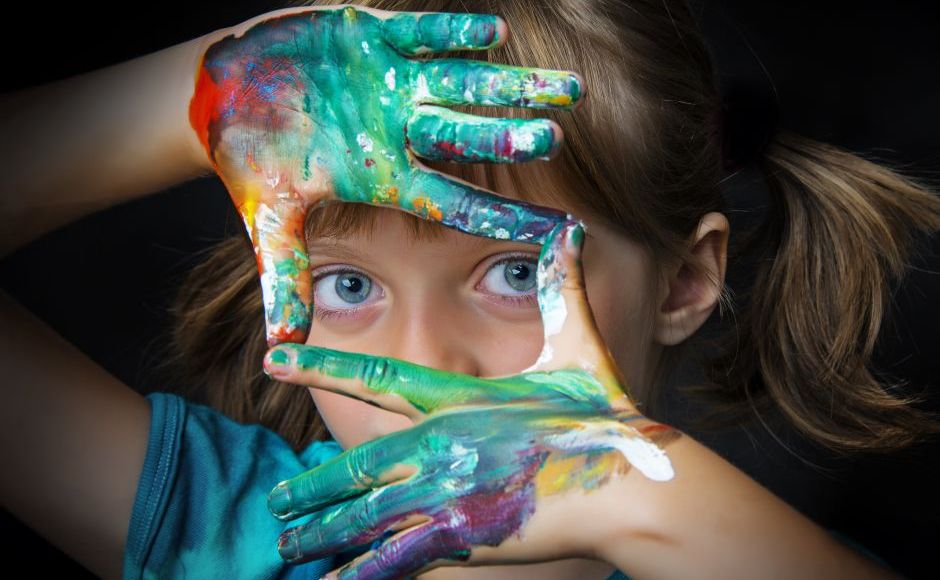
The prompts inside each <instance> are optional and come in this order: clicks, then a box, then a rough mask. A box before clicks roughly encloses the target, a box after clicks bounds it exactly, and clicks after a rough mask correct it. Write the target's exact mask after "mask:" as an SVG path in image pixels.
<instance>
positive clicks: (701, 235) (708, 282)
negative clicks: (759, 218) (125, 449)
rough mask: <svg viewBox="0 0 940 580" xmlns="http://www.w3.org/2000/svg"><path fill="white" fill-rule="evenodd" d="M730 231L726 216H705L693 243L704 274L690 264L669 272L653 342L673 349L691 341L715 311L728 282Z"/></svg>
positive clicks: (658, 312) (655, 325) (710, 213)
mask: <svg viewBox="0 0 940 580" xmlns="http://www.w3.org/2000/svg"><path fill="white" fill-rule="evenodd" d="M729 231H730V226H729V224H728V219H727V218H726V217H725V216H724V214H721V213H718V212H709V213H707V214H705V216H703V217H702V219H701V221H700V222H699V226H698V230H697V231H696V233H695V236H694V239H693V241H692V244H693V247H692V251H693V253H694V254H695V255H696V256H697V257H698V259H699V261H700V263H701V265H702V267H703V268H704V271H703V272H701V273H696V272H695V271H693V270H692V268H691V267H689V265H688V264H686V263H682V264H680V265H679V266H678V267H675V266H674V267H673V268H671V269H670V270H669V271H668V274H667V276H666V282H667V283H666V284H665V285H664V289H663V293H664V294H666V295H665V296H661V297H660V298H659V304H660V305H661V306H660V307H659V308H658V309H657V311H656V315H655V321H654V330H653V333H654V334H653V339H654V340H655V341H656V342H658V343H659V344H662V345H664V346H671V345H675V344H678V343H680V342H682V341H683V340H685V339H687V338H688V337H689V336H691V335H692V334H694V333H695V331H696V330H698V329H699V327H701V326H702V325H703V324H704V323H705V321H706V320H708V317H709V316H710V315H711V313H712V311H713V310H714V309H715V306H716V305H717V304H718V296H719V294H720V290H721V287H722V286H723V285H724V280H725V266H726V262H727V253H728V235H729ZM716 282H717V283H716Z"/></svg>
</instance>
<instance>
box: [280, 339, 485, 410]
mask: <svg viewBox="0 0 940 580" xmlns="http://www.w3.org/2000/svg"><path fill="white" fill-rule="evenodd" d="M264 366H265V369H266V370H267V371H268V373H269V374H271V376H273V377H275V378H277V379H278V380H282V381H285V382H289V383H295V384H302V385H308V386H311V387H316V388H321V389H325V390H328V391H333V392H337V393H341V394H344V395H348V396H351V397H355V398H357V399H360V400H363V401H366V402H369V403H372V404H374V405H377V406H379V407H381V408H383V409H387V410H389V411H393V412H396V413H401V414H403V415H405V416H407V417H409V418H411V419H412V420H413V421H415V422H420V421H422V420H423V419H424V416H425V415H426V414H428V413H433V412H434V411H436V410H438V409H441V408H444V407H452V406H456V405H466V404H477V403H483V402H490V401H491V400H493V399H494V398H495V397H496V395H497V393H498V389H496V388H495V387H494V385H493V384H492V383H491V382H490V381H488V380H486V379H481V378H478V377H473V376H470V375H464V374H457V373H449V372H446V371H441V370H437V369H432V368H430V367H425V366H421V365H417V364H413V363H410V362H407V361H403V360H400V359H395V358H388V357H383V356H373V355H367V354H359V353H354V352H343V351H339V350H332V349H328V348H322V347H317V346H309V345H305V344H282V345H279V346H278V347H277V348H275V349H272V350H270V351H268V354H267V355H266V356H265V359H264Z"/></svg>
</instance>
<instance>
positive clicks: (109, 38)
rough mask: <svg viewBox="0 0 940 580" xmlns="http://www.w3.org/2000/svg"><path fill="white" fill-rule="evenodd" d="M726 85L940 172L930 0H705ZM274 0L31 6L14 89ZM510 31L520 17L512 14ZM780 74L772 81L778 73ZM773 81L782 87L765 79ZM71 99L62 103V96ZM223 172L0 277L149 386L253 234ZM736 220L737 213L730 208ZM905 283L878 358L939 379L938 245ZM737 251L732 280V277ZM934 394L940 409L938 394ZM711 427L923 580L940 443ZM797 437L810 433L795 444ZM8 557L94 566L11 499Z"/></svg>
mask: <svg viewBox="0 0 940 580" xmlns="http://www.w3.org/2000/svg"><path fill="white" fill-rule="evenodd" d="M697 5H698V8H697V12H698V14H699V15H700V17H701V18H702V20H703V23H704V24H705V26H706V31H707V32H708V35H709V42H710V44H712V45H713V48H714V50H715V54H716V55H717V61H718V62H717V64H718V67H719V69H720V71H721V72H722V82H723V83H734V82H736V81H739V80H743V81H744V82H752V83H769V82H772V86H773V87H774V90H775V91H776V94H777V95H778V98H779V103H780V113H781V119H780V124H781V126H784V127H787V128H790V129H794V130H796V131H799V132H801V133H803V134H806V135H808V136H811V137H814V138H816V139H820V140H823V141H827V142H830V143H834V144H837V145H841V146H844V147H847V148H849V149H852V150H854V151H857V152H862V153H865V154H866V155H868V156H869V157H875V158H878V159H881V160H885V161H887V162H890V163H893V164H894V165H895V166H896V167H900V168H902V169H903V170H905V171H906V172H907V173H908V174H910V175H914V176H916V177H920V178H923V179H931V180H934V183H936V182H937V175H938V174H937V168H938V167H940V120H938V112H937V109H938V106H940V79H938V75H937V70H938V66H937V61H938V59H940V36H938V31H940V18H938V10H937V9H936V8H933V7H931V6H932V3H926V2H920V3H917V2H890V3H889V2H870V1H856V2H805V1H793V0H790V1H785V2H784V1H773V2H771V1H764V2H753V1H747V0H733V1H732V0H724V1H711V2H698V3H697ZM278 7H279V5H278V4H275V3H263V2H226V3H224V4H222V3H220V4H219V5H212V4H209V3H205V4H193V3H184V2H167V1H164V2H159V3H139V2H138V3H133V4H128V5H125V6H123V7H120V8H118V9H117V10H112V11H110V12H109V11H105V10H104V9H103V6H102V5H95V4H87V3H73V4H68V5H66V4H63V5H62V6H57V5H55V4H48V3H43V4H39V3H34V4H32V5H22V6H19V7H18V14H16V15H15V16H14V15H11V14H8V15H7V16H6V17H5V21H6V22H5V24H6V26H5V27H4V28H5V34H4V35H3V38H2V41H0V42H2V43H3V54H4V55H6V57H7V58H5V59H4V69H3V72H4V74H3V75H2V78H0V83H2V87H0V88H2V90H11V89H16V88H21V87H26V86H31V85H34V84H39V83H45V82H49V81H53V80H57V79H61V78H64V77H67V76H71V75H74V74H80V73H82V72H86V71H89V70H93V69H96V68H100V67H103V66H107V65H110V64H114V63H117V62H121V61H124V60H127V59H130V58H134V57H136V56H140V55H142V54H146V53H149V52H153V51H155V50H159V49H162V48H165V47H168V46H170V45H172V44H175V43H178V42H182V41H185V40H188V39H190V38H193V37H195V36H198V35H201V34H204V33H206V32H208V31H210V30H213V29H216V28H220V27H224V26H230V25H234V24H236V23H238V22H241V21H243V20H246V19H248V18H250V17H252V16H255V15H257V14H261V13H263V12H266V11H268V10H273V9H276V8H278ZM509 26H510V29H511V27H512V23H511V22H510V23H509ZM768 79H771V80H768ZM767 86H770V85H767ZM65 104H66V106H67V103H65ZM241 227H242V226H241V223H240V220H239V219H238V216H237V214H235V212H234V209H233V208H232V207H231V204H230V203H229V201H228V196H227V193H226V191H225V190H224V188H223V187H222V185H221V182H219V181H218V180H217V179H215V178H214V177H212V178H202V179H199V180H195V181H192V182H190V183H187V184H184V185H181V186H178V187H176V188H173V189H171V190H168V191H166V192H163V193H161V194H158V195H154V196H151V197H148V198H145V199H141V200H138V201H134V202H131V203H127V204H124V205H121V206H118V207H115V208H112V209H109V210H107V211H104V212H101V213H98V214H96V215H93V216H89V217H88V218H85V219H83V220H80V221H79V222H76V223H74V224H70V225H69V226H67V227H65V228H62V229H60V230H58V231H56V232H54V233H52V234H50V235H48V236H46V237H45V238H43V239H42V240H39V241H38V242H36V243H34V244H32V245H31V246H29V247H27V248H24V249H23V250H21V251H20V252H18V253H17V254H15V255H13V256H11V257H9V258H8V259H6V260H4V261H3V262H2V263H0V282H2V284H3V287H4V288H5V289H6V290H7V291H8V292H9V293H10V294H12V295H13V296H14V297H16V298H17V299H18V300H20V301H21V302H22V303H23V304H25V305H26V306H28V307H29V308H30V309H32V310H33V311H34V312H36V313H37V314H38V315H39V316H41V317H42V318H43V319H44V320H46V321H47V322H48V323H49V324H51V325H52V326H53V327H54V328H55V329H57V330H58V331H59V332H60V333H61V334H62V335H63V336H65V337H66V338H67V339H69V340H70V341H72V342H73V343H75V344H76V345H78V346H79V347H80V348H81V349H82V350H83V351H84V352H86V353H87V354H88V355H89V356H91V357H92V358H94V359H95V360H97V361H98V362H99V363H100V364H102V365H103V366H104V367H106V368H107V369H109V370H110V371H111V372H112V373H114V374H115V375H116V376H118V377H119V378H121V379H122V380H124V381H125V382H127V383H128V384H130V385H133V386H134V387H135V388H136V389H138V390H139V391H141V392H149V391H151V390H155V389H160V388H161V380H162V376H161V375H160V373H157V372H154V371H153V368H154V366H155V365H156V364H157V363H159V360H160V356H161V353H162V349H163V347H164V346H165V343H166V338H165V331H166V329H167V322H168V317H167V314H166V312H165V308H166V305H167V303H168V300H169V298H170V296H171V294H172V292H173V290H174V288H175V287H176V284H178V282H179V280H180V277H181V276H182V275H184V274H185V272H186V271H187V269H188V268H189V267H191V266H192V264H193V263H194V262H195V261H196V260H197V256H196V255H195V252H197V251H198V250H201V249H203V248H205V247H207V246H208V245H210V244H211V243H213V242H214V241H216V240H219V239H221V238H222V237H225V236H228V235H235V234H237V233H239V232H240V228H241ZM732 231H735V222H734V219H732ZM923 249H924V251H925V252H926V253H925V254H924V256H923V258H921V259H918V260H917V261H915V263H914V264H913V266H914V268H913V269H912V271H911V272H910V274H909V275H908V278H907V279H906V281H905V283H904V284H903V285H902V286H901V287H900V288H898V289H897V293H896V296H897V301H896V304H895V307H894V310H893V311H892V313H891V315H890V316H889V319H888V321H887V323H886V325H885V327H884V330H883V333H882V337H881V339H880V341H879V345H878V349H877V357H876V360H875V365H874V366H875V367H876V368H877V369H879V370H880V371H881V372H884V373H887V374H890V375H891V376H894V377H899V378H904V379H907V380H909V381H910V382H911V385H912V386H913V388H915V389H927V390H932V391H936V382H937V376H938V372H937V371H938V368H940V365H938V362H937V359H938V358H940V357H938V356H937V355H940V348H938V339H937V330H938V329H940V308H938V306H937V304H936V299H937V298H940V276H938V274H937V273H936V272H937V271H938V270H940V241H938V239H937V237H936V236H934V237H932V238H930V239H925V240H924V243H923ZM733 268H734V266H733V265H732V264H729V277H733V276H734V275H735V274H734V272H733V271H732V269H733ZM927 405H928V406H931V407H932V408H937V397H936V394H933V396H932V399H931V400H929V401H928V402H927ZM746 432H747V434H748V436H747V437H741V436H740V434H739V435H738V436H732V437H712V436H707V435H702V439H704V440H706V442H708V443H709V444H711V445H713V446H714V447H715V448H716V449H718V450H719V451H720V452H721V453H722V454H723V455H724V456H725V457H727V458H728V459H729V460H731V461H732V462H733V463H735V464H737V465H739V466H740V467H741V468H743V469H744V470H745V471H747V472H748V473H750V474H751V475H752V476H754V477H755V478H756V479H757V480H758V481H760V482H761V483H763V484H764V485H767V486H768V487H769V488H770V489H772V490H773V491H774V492H775V493H777V494H778V495H780V496H781V497H783V498H784V499H785V500H787V501H788V502H790V503H791V504H792V505H795V506H796V507H798V508H799V509H801V510H802V511H804V512H805V513H807V514H808V515H810V516H811V517H813V518H815V519H816V520H817V521H818V522H820V523H821V524H823V525H825V526H827V527H828V528H830V529H833V530H838V531H840V532H842V533H844V534H847V535H849V536H851V537H852V538H854V539H855V540H856V541H858V542H860V543H862V544H864V545H865V546H867V547H868V548H870V549H872V550H874V551H875V552H876V553H877V554H879V555H880V556H881V557H882V558H884V559H886V560H887V561H888V562H889V563H890V564H891V565H893V566H894V567H895V568H896V569H898V570H900V571H902V572H904V573H906V574H908V575H910V576H916V577H928V576H932V575H933V574H931V571H934V572H935V570H936V564H935V562H936V560H935V554H934V553H933V550H934V549H935V547H936V545H937V540H938V539H940V537H938V536H940V534H938V532H937V530H938V524H940V516H938V504H940V502H938V501H937V500H936V499H935V495H934V494H935V490H937V489H940V475H938V469H937V460H936V457H937V453H936V452H937V450H938V449H937V445H932V446H925V447H921V448H918V449H915V450H912V451H911V452H908V453H904V454H900V455H897V456H894V457H892V458H882V459H876V458H856V459H845V458H836V457H831V456H829V455H826V454H823V453H820V452H818V451H817V450H812V449H810V450H808V451H807V454H806V457H810V458H811V459H812V461H813V462H815V463H816V464H817V465H818V467H813V466H811V465H808V464H807V463H806V462H804V461H801V460H799V459H797V458H796V457H795V456H793V455H792V454H789V453H787V452H786V451H785V450H783V449H782V447H781V446H780V445H779V444H777V443H776V442H775V441H774V440H772V439H770V438H768V437H767V436H766V434H763V433H762V432H761V431H760V430H759V429H757V428H754V429H747V431H746ZM794 446H796V447H798V448H799V447H800V445H799V444H798V443H797V444H794ZM0 525H2V528H0V529H2V531H3V533H4V537H5V540H6V541H5V542H4V544H5V550H4V552H5V560H6V562H5V563H6V565H7V566H8V567H13V569H18V568H19V567H20V566H22V569H23V570H30V572H31V573H32V574H41V573H43V572H66V573H68V574H69V575H70V576H79V577H80V576H82V575H84V574H87V572H85V571H84V569H83V568H81V567H80V566H78V565H75V564H73V563H71V561H70V560H69V559H68V558H67V557H66V556H64V555H62V554H61V553H60V552H58V551H57V550H55V549H54V548H51V549H50V548H49V546H48V545H47V544H46V543H45V542H44V541H43V540H42V539H41V538H39V537H38V536H36V535H35V534H34V533H33V532H31V531H30V530H29V529H28V528H26V527H25V526H23V525H22V524H20V523H19V522H18V521H17V520H15V519H13V518H12V517H10V516H9V515H7V514H6V513H5V514H4V516H3V517H2V518H0Z"/></svg>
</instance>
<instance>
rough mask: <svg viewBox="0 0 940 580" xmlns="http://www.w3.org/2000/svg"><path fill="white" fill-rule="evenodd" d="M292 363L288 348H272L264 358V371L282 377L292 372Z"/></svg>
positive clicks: (275, 376)
mask: <svg viewBox="0 0 940 580" xmlns="http://www.w3.org/2000/svg"><path fill="white" fill-rule="evenodd" d="M290 364H291V361H290V354H288V353H287V351H286V350H283V349H277V350H272V351H270V352H269V353H268V355H267V356H266V357H265V358H264V371H265V372H266V373H267V374H268V375H270V376H272V377H274V378H281V377H284V376H287V374H289V373H290Z"/></svg>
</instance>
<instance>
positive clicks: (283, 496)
mask: <svg viewBox="0 0 940 580" xmlns="http://www.w3.org/2000/svg"><path fill="white" fill-rule="evenodd" d="M268 509H269V510H270V511H271V513H273V514H274V515H276V516H285V515H287V514H289V513H290V511H291V496H290V487H288V486H287V483H286V482H283V481H282V482H281V483H279V484H277V487H275V488H274V490H272V491H271V493H270V495H268Z"/></svg>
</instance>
